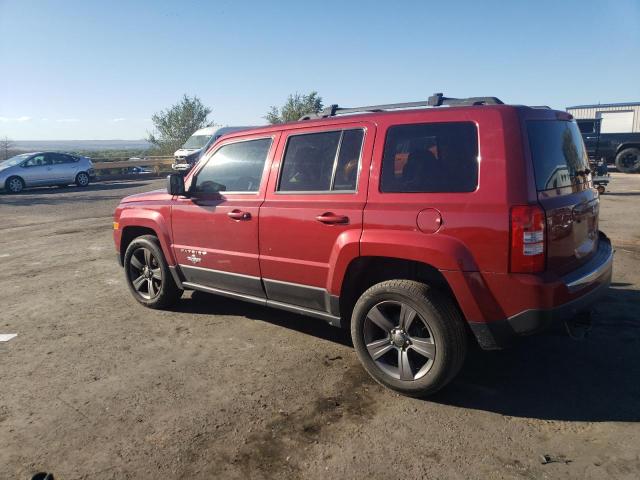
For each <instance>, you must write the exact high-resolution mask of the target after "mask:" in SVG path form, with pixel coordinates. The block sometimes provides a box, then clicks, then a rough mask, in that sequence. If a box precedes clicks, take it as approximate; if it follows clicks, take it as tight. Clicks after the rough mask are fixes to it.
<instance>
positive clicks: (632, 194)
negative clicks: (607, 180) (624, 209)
mask: <svg viewBox="0 0 640 480" xmlns="http://www.w3.org/2000/svg"><path fill="white" fill-rule="evenodd" d="M604 195H605V196H607V197H635V196H638V195H640V192H609V191H607V193H605V194H604Z"/></svg>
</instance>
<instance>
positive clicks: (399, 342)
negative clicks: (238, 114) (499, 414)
mask: <svg viewBox="0 0 640 480" xmlns="http://www.w3.org/2000/svg"><path fill="white" fill-rule="evenodd" d="M598 208H599V199H598V193H597V191H596V190H595V189H594V188H593V184H592V182H591V176H590V172H589V169H588V163H587V156H586V153H585V147H584V144H583V141H582V137H581V135H580V131H579V130H578V127H577V125H576V123H575V121H573V120H572V117H571V116H570V115H568V114H567V113H565V112H560V111H554V110H550V109H548V108H532V107H526V106H512V105H504V104H502V102H501V101H500V100H498V99H496V98H494V97H479V98H469V99H450V98H446V97H443V96H442V94H436V95H434V96H432V97H430V98H429V100H428V101H426V102H414V103H405V104H392V105H376V106H370V107H362V108H351V109H345V108H339V107H338V106H337V105H332V106H331V107H329V108H328V109H326V110H324V111H323V112H321V113H320V114H318V115H313V116H310V117H305V118H303V119H301V120H300V121H298V122H292V123H287V124H281V125H272V126H268V127H262V128H255V129H252V130H247V131H242V132H238V133H232V134H229V135H226V136H224V137H222V138H221V139H219V140H218V141H217V142H216V143H215V144H214V145H212V146H211V147H210V148H209V150H208V151H207V153H206V154H205V155H204V156H203V158H202V160H201V161H200V162H199V163H198V164H197V165H196V166H195V167H194V168H193V170H192V171H191V172H189V173H188V174H187V175H186V177H182V176H181V175H179V174H172V175H170V176H169V178H168V186H167V191H156V192H149V193H145V194H140V195H133V196H130V197H127V198H125V199H124V200H122V203H121V204H120V205H119V206H118V208H117V209H116V211H115V218H114V229H115V231H114V239H115V244H116V250H117V252H118V258H119V260H120V263H121V264H122V265H123V266H124V270H125V272H126V278H127V282H128V285H129V287H130V289H131V292H132V293H133V295H134V297H135V298H136V299H137V300H138V301H139V302H140V303H142V304H144V305H146V306H148V307H151V308H164V307H167V306H169V305H171V304H172V303H174V302H176V301H177V300H178V299H179V298H180V295H181V294H182V292H183V291H184V290H201V291H204V292H210V293H214V294H218V295H220V296H224V297H231V298H236V299H242V300H246V301H248V302H253V303H257V304H260V305H266V306H271V307H276V308H281V309H283V310H288V311H292V312H297V313H301V314H303V315H308V316H313V317H318V318H322V319H324V320H326V321H328V322H329V323H330V324H332V325H335V326H341V327H345V328H349V329H350V331H351V336H352V339H353V344H354V346H355V350H356V352H357V355H358V357H359V358H360V360H361V362H362V364H363V365H364V368H365V369H366V370H367V372H369V374H370V375H371V376H372V377H374V378H375V379H376V380H377V381H379V382H380V383H382V384H384V385H386V386H388V387H390V388H393V389H395V390H398V391H400V392H403V393H405V394H408V395H416V396H417V395H427V394H430V393H433V392H435V391H436V390H438V389H440V388H442V387H443V386H444V385H445V384H447V382H449V381H450V380H451V379H452V378H453V377H454V376H455V375H456V373H457V372H458V370H459V369H460V367H461V366H462V363H463V361H464V358H465V352H466V349H467V342H468V340H469V338H473V337H475V339H477V341H478V342H479V344H480V345H481V346H482V347H483V348H486V349H494V348H501V347H503V346H504V345H506V344H507V343H508V342H509V340H510V339H512V338H513V337H514V336H518V335H525V334H529V333H532V332H534V331H537V330H540V329H541V328H543V327H545V326H547V325H549V324H551V323H554V322H556V321H562V320H564V319H569V318H571V317H574V316H575V315H576V314H578V313H582V312H585V311H587V310H588V308H589V305H590V304H591V303H592V302H593V301H594V300H595V299H597V298H598V297H599V296H600V295H601V294H603V293H604V292H605V290H606V289H607V287H608V285H609V283H610V281H611V271H612V262H613V251H612V249H611V243H610V242H609V240H608V239H607V237H606V236H605V235H604V234H603V233H601V232H599V231H598ZM469 332H472V333H473V335H469Z"/></svg>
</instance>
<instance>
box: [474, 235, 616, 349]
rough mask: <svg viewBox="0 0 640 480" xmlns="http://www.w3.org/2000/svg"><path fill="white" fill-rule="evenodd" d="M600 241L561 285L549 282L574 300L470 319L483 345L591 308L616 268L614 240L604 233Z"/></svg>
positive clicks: (501, 343) (500, 344)
mask: <svg viewBox="0 0 640 480" xmlns="http://www.w3.org/2000/svg"><path fill="white" fill-rule="evenodd" d="M598 245H599V246H598V252H597V253H596V255H594V257H593V258H592V259H591V260H590V261H589V262H588V263H587V264H585V265H583V266H582V267H581V268H579V269H578V270H575V271H573V272H571V273H570V274H568V275H566V276H564V277H561V279H560V284H561V285H558V282H553V283H550V284H549V287H548V288H549V290H553V291H557V290H558V289H562V290H563V291H564V292H566V295H567V296H568V298H571V300H569V301H567V302H565V303H561V304H559V305H558V306H552V307H549V308H529V309H525V310H523V311H521V312H519V313H517V314H514V315H511V316H509V317H507V318H505V319H502V320H496V321H492V322H469V325H470V327H471V329H472V331H473V333H474V334H475V336H476V338H477V339H478V343H479V344H480V346H481V347H482V348H484V349H488V350H492V349H499V348H504V347H506V346H508V345H509V344H510V343H512V341H513V339H514V338H515V337H518V336H523V335H530V334H532V333H536V332H539V331H542V330H545V329H547V328H549V327H551V326H553V325H554V324H559V323H561V322H563V321H565V320H568V319H571V318H572V317H574V316H576V315H577V314H579V313H582V312H585V311H588V310H589V308H590V307H591V306H592V305H593V304H594V303H595V302H596V301H597V300H598V299H600V298H601V297H602V296H603V295H604V294H605V293H606V291H607V289H608V288H609V285H610V284H611V275H612V272H613V249H612V247H611V242H610V241H609V239H608V238H607V237H606V236H605V235H604V234H602V233H601V234H600V240H599V244H598ZM553 296H555V295H553Z"/></svg>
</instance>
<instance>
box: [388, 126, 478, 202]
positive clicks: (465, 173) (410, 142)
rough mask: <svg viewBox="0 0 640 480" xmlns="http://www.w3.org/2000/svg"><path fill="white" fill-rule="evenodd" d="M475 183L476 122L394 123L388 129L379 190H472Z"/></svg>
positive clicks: (476, 169) (423, 191) (396, 191)
mask: <svg viewBox="0 0 640 480" xmlns="http://www.w3.org/2000/svg"><path fill="white" fill-rule="evenodd" d="M477 187H478V131H477V128H476V126H475V124H473V123H471V122H451V123H421V124H411V125H397V126H393V127H390V128H389V130H388V131H387V138H386V141H385V147H384V156H383V159H382V179H381V183H380V190H381V191H382V192H385V193H428V192H472V191H474V190H475V189H476V188H477Z"/></svg>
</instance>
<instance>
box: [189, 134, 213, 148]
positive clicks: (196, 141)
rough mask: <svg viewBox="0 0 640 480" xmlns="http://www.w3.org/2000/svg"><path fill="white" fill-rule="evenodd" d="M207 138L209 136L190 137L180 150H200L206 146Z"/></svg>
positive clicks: (209, 136)
mask: <svg viewBox="0 0 640 480" xmlns="http://www.w3.org/2000/svg"><path fill="white" fill-rule="evenodd" d="M209 138H211V135H191V136H190V137H189V140H187V142H186V143H185V144H184V145H183V146H182V148H202V147H204V146H205V145H206V144H207V141H208V140H209Z"/></svg>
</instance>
